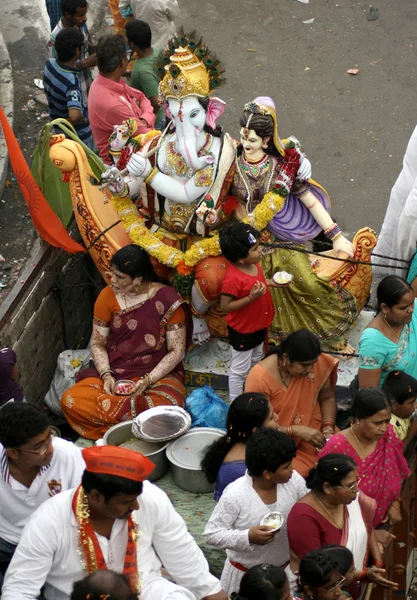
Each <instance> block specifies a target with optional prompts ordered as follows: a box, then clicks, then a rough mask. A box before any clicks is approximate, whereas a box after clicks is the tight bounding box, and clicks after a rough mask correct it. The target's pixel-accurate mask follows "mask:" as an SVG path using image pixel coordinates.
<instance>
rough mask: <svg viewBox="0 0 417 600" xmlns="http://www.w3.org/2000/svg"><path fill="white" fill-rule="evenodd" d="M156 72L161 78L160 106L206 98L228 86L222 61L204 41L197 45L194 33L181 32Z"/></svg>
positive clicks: (200, 40) (173, 40) (169, 45)
mask: <svg viewBox="0 0 417 600" xmlns="http://www.w3.org/2000/svg"><path fill="white" fill-rule="evenodd" d="M157 71H158V73H159V75H160V76H161V77H162V81H161V83H160V84H159V99H160V102H161V103H163V102H166V100H167V99H168V98H175V99H177V100H180V99H181V98H186V97H187V96H198V97H200V98H204V97H206V96H208V95H209V94H210V93H211V92H212V91H213V90H215V89H216V88H218V87H219V86H220V85H222V84H223V83H224V82H225V79H224V77H223V70H222V68H221V66H220V62H219V60H218V59H217V58H216V56H215V55H214V54H213V53H212V52H210V50H209V49H208V48H207V46H206V45H205V44H204V43H203V41H202V39H201V38H200V39H199V40H197V41H196V36H195V32H192V33H190V34H186V33H184V31H181V32H180V34H179V35H178V36H177V37H174V38H173V39H172V40H171V41H170V43H169V44H168V47H167V49H166V51H165V53H164V55H163V56H162V58H161V60H160V61H159V63H158V64H157Z"/></svg>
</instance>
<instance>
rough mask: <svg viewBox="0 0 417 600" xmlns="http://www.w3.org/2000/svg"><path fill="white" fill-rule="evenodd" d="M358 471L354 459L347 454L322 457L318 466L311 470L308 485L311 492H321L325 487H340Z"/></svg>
mask: <svg viewBox="0 0 417 600" xmlns="http://www.w3.org/2000/svg"><path fill="white" fill-rule="evenodd" d="M355 469H356V463H355V461H354V460H353V458H350V456H346V455H345V454H333V453H332V454H326V456H322V457H321V458H320V459H319V461H318V463H317V465H316V466H315V467H313V468H312V469H310V472H309V474H308V475H307V477H306V485H307V487H308V489H309V490H313V491H314V492H321V491H322V490H323V485H324V484H325V483H329V484H330V485H340V484H341V483H342V481H343V480H344V478H345V477H346V475H349V473H351V472H352V471H354V470H355Z"/></svg>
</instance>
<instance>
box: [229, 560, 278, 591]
mask: <svg viewBox="0 0 417 600" xmlns="http://www.w3.org/2000/svg"><path fill="white" fill-rule="evenodd" d="M286 582H287V576H286V574H285V571H284V569H281V567H276V566H275V565H255V566H254V567H251V568H250V569H248V570H247V571H246V573H245V574H244V575H243V577H242V580H241V582H240V587H239V592H238V593H237V594H232V598H234V600H281V598H282V594H283V592H284V586H285V584H286Z"/></svg>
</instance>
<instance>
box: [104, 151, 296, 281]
mask: <svg viewBox="0 0 417 600" xmlns="http://www.w3.org/2000/svg"><path fill="white" fill-rule="evenodd" d="M299 166H300V154H299V152H298V150H297V149H296V147H295V145H294V142H293V141H290V140H288V142H287V145H286V149H285V156H284V161H283V163H282V165H281V169H280V174H279V176H278V177H277V179H276V181H275V183H274V187H273V190H272V191H270V192H268V193H267V194H265V196H264V197H263V199H262V201H261V202H260V203H259V204H258V206H257V207H256V208H255V209H254V211H253V212H252V213H250V214H249V215H248V216H247V217H246V218H245V219H243V222H244V223H248V224H250V225H252V226H253V227H255V229H258V231H262V229H265V227H266V226H267V225H268V223H269V221H270V220H271V219H273V218H274V216H275V215H276V214H277V213H278V212H279V211H280V210H281V209H282V207H283V206H284V203H285V199H286V197H287V196H288V194H289V193H290V190H291V187H292V184H293V182H294V179H295V176H296V174H297V171H298V168H299ZM112 204H113V207H114V209H115V211H116V212H117V215H118V217H119V219H120V220H121V221H122V223H123V225H124V227H125V229H126V232H127V233H128V234H129V237H130V239H131V240H132V242H133V243H135V244H137V245H138V246H140V247H141V248H143V249H144V250H146V251H147V252H148V254H150V255H151V256H152V257H153V258H155V259H156V260H157V261H158V262H160V263H161V264H163V265H165V266H167V267H172V268H175V269H176V270H177V272H178V274H179V275H182V276H184V277H187V276H189V275H191V274H192V273H193V270H194V267H195V266H196V265H197V264H198V263H199V262H201V261H202V260H204V259H205V258H208V257H211V256H220V254H221V249H220V243H219V236H218V234H217V233H216V234H214V235H213V236H211V237H207V238H204V239H203V240H201V242H196V243H195V244H193V245H192V246H191V248H189V249H188V250H186V252H182V251H181V250H178V249H177V248H174V247H172V246H167V245H166V244H165V243H164V242H163V241H162V240H161V237H163V234H162V235H161V234H160V233H159V234H158V233H152V232H151V231H150V230H149V229H148V228H147V227H146V225H145V221H144V219H143V218H142V217H141V216H140V215H139V214H138V211H137V209H136V207H135V205H134V204H132V201H131V200H130V198H119V197H117V196H113V197H112Z"/></svg>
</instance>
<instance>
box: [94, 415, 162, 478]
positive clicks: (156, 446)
mask: <svg viewBox="0 0 417 600" xmlns="http://www.w3.org/2000/svg"><path fill="white" fill-rule="evenodd" d="M132 424H133V421H125V422H124V423H118V424H117V425H113V427H110V429H109V430H108V431H106V433H105V434H104V437H103V442H104V443H105V444H106V445H108V446H120V445H121V444H124V443H125V442H128V441H129V440H132V441H134V448H132V449H133V450H135V451H136V452H140V453H141V454H143V455H144V456H147V457H148V458H149V460H151V461H152V462H153V463H154V465H155V469H154V470H153V471H152V473H151V474H150V475H149V477H147V479H149V481H157V480H158V479H161V477H163V476H164V475H165V473H166V472H167V471H168V469H169V462H168V459H167V456H166V453H165V450H166V447H167V446H168V443H164V442H148V441H145V440H138V439H136V438H135V437H134V436H133V434H132Z"/></svg>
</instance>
